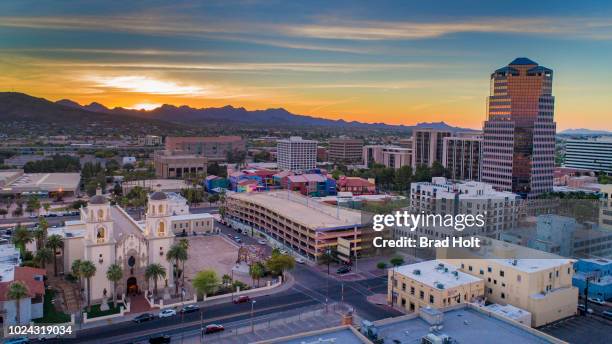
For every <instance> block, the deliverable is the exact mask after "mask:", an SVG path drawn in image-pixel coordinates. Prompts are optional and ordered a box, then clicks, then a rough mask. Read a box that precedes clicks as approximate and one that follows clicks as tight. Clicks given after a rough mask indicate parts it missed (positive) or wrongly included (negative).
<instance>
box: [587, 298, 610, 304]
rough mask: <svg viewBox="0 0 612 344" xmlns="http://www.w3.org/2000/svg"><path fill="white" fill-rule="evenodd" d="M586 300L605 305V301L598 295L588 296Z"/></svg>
mask: <svg viewBox="0 0 612 344" xmlns="http://www.w3.org/2000/svg"><path fill="white" fill-rule="evenodd" d="M588 300H589V301H591V302H593V303H596V304H598V305H605V304H606V301H604V300H603V299H600V298H598V297H589V299H588Z"/></svg>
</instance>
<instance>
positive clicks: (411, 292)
mask: <svg viewBox="0 0 612 344" xmlns="http://www.w3.org/2000/svg"><path fill="white" fill-rule="evenodd" d="M410 295H414V287H410Z"/></svg>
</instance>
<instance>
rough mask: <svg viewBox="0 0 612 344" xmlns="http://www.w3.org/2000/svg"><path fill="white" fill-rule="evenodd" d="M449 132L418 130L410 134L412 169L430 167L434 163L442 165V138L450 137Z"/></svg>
mask: <svg viewBox="0 0 612 344" xmlns="http://www.w3.org/2000/svg"><path fill="white" fill-rule="evenodd" d="M451 135H452V133H451V132H450V131H444V130H435V129H418V130H415V131H413V132H412V168H416V167H417V166H420V165H427V166H430V167H431V165H432V164H433V163H434V161H438V162H440V163H442V155H443V154H442V153H443V143H444V138H445V137H449V136H451Z"/></svg>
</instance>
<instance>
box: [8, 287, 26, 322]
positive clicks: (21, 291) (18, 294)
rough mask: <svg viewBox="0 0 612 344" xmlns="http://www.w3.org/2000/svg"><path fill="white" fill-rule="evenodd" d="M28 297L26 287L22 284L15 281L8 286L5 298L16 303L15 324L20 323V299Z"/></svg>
mask: <svg viewBox="0 0 612 344" xmlns="http://www.w3.org/2000/svg"><path fill="white" fill-rule="evenodd" d="M28 295H29V292H28V287H27V286H26V285H25V284H24V283H23V282H20V281H15V282H13V283H11V285H10V286H9V290H8V293H7V296H8V298H9V299H10V300H15V302H16V303H17V324H19V323H21V314H20V313H21V307H20V303H21V299H23V298H24V297H27V296H28Z"/></svg>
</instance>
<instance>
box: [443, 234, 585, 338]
mask: <svg viewBox="0 0 612 344" xmlns="http://www.w3.org/2000/svg"><path fill="white" fill-rule="evenodd" d="M437 254H438V255H437V257H438V259H440V260H442V261H444V262H446V263H449V264H453V265H455V266H457V267H459V268H460V270H461V271H463V272H465V273H468V274H470V275H472V276H476V277H478V278H481V279H483V280H484V282H485V297H486V299H487V301H489V302H494V303H499V304H511V305H513V306H515V307H518V308H521V309H524V310H526V311H528V312H530V313H531V316H532V320H531V326H533V327H539V326H543V325H546V324H549V323H552V322H555V321H557V320H560V319H564V318H567V317H570V316H573V315H575V314H576V307H577V305H578V289H577V288H576V287H574V286H573V285H572V277H573V276H574V269H573V264H574V260H573V259H567V258H563V257H561V256H558V255H555V254H551V253H546V252H542V251H538V250H534V249H531V248H528V247H523V246H518V245H514V244H510V243H507V242H503V241H499V240H494V239H490V238H484V237H482V238H481V246H480V248H469V249H460V248H441V249H438V251H437Z"/></svg>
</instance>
